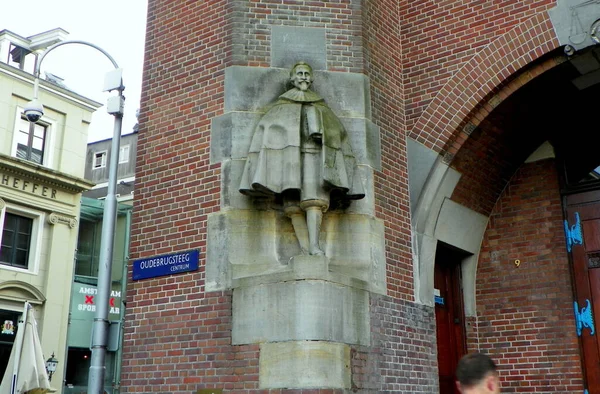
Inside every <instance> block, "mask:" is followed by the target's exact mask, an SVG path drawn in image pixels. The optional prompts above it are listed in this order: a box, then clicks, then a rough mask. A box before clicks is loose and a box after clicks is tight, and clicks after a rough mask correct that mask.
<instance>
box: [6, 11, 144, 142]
mask: <svg viewBox="0 0 600 394" xmlns="http://www.w3.org/2000/svg"><path fill="white" fill-rule="evenodd" d="M7 5H8V9H7ZM146 10H147V0H96V1H92V0H27V1H14V0H13V1H7V4H4V6H3V7H2V12H0V30H3V29H8V30H10V31H12V32H13V33H15V34H18V35H20V36H23V37H28V36H31V35H34V34H38V33H42V32H45V31H48V30H51V29H54V28H57V27H60V28H62V29H64V30H66V31H67V32H69V35H68V36H67V38H66V39H67V40H82V41H87V42H89V43H91V44H94V45H96V46H98V47H100V48H102V49H103V50H104V51H106V52H107V53H108V54H109V55H110V56H112V57H113V59H114V60H115V61H116V62H117V64H118V65H119V67H120V68H122V69H123V84H124V85H125V91H124V92H123V94H124V95H125V98H126V100H125V114H124V116H123V127H122V134H129V133H130V132H131V131H132V128H133V126H134V125H135V123H136V117H135V112H136V110H137V109H138V108H139V105H140V104H139V103H140V90H141V84H142V67H143V61H144V39H145V31H146ZM3 61H6V59H3ZM113 69H114V67H113V65H112V63H111V62H110V60H109V59H108V58H107V57H106V56H104V55H103V54H102V53H101V52H100V51H98V50H95V49H93V48H91V47H88V46H84V45H75V44H69V45H64V46H61V47H59V48H56V49H55V50H53V51H52V52H49V53H48V55H47V56H46V57H45V58H44V60H43V62H42V67H41V71H42V72H41V76H42V78H43V77H44V71H47V72H50V73H52V74H55V75H57V76H59V77H61V78H63V79H64V83H65V84H66V85H67V87H69V89H71V90H73V91H75V92H77V93H79V94H81V95H83V96H86V97H89V98H91V99H92V100H95V101H97V102H99V103H102V104H106V100H107V99H108V97H109V96H110V95H116V92H112V93H104V92H102V89H103V87H104V76H105V74H106V73H107V72H108V71H111V70H113ZM42 104H43V103H42ZM113 122H114V117H113V116H112V115H109V114H107V113H106V108H105V107H101V108H99V109H98V110H97V111H96V112H95V113H94V115H93V117H92V124H91V126H90V134H89V139H88V140H89V142H93V141H98V140H102V139H106V138H111V137H112V135H113Z"/></svg>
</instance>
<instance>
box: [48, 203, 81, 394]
mask: <svg viewBox="0 0 600 394" xmlns="http://www.w3.org/2000/svg"><path fill="white" fill-rule="evenodd" d="M47 222H48V224H50V228H49V230H51V231H48V233H49V234H50V235H49V238H48V239H47V240H46V244H47V245H48V248H47V256H46V259H45V261H46V262H47V264H46V265H45V267H42V269H44V268H45V269H46V270H47V272H46V283H45V288H46V289H45V291H44V294H45V295H46V302H45V303H44V309H43V313H42V318H41V319H40V320H41V321H40V322H39V324H43V325H44V330H42V331H41V335H42V336H41V338H40V340H41V343H42V345H43V347H44V349H43V350H44V356H45V357H46V358H48V357H50V355H51V354H52V352H54V355H55V356H56V358H57V359H58V360H59V363H58V366H57V369H56V372H55V373H54V376H53V381H52V383H53V387H55V388H57V389H59V391H60V390H62V379H63V376H64V371H65V367H66V364H65V361H66V360H67V355H66V354H65V350H66V347H67V342H66V341H67V330H68V327H69V307H70V305H69V302H68V300H70V299H71V284H72V280H73V265H74V256H73V252H74V251H75V249H76V246H77V230H76V228H77V220H76V219H75V218H73V217H69V216H66V215H62V214H57V213H51V214H50V215H48V218H47ZM65 301H66V302H65ZM49 325H51V326H53V327H54V329H52V330H50V329H48V326H49ZM57 382H58V383H57Z"/></svg>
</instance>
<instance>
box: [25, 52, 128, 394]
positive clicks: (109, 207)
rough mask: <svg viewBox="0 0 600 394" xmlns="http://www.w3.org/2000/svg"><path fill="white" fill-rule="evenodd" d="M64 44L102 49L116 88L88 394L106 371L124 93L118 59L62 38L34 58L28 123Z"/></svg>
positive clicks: (109, 87)
mask: <svg viewBox="0 0 600 394" xmlns="http://www.w3.org/2000/svg"><path fill="white" fill-rule="evenodd" d="M66 44H81V45H87V46H89V47H92V48H94V49H97V50H98V51H100V52H102V53H103V54H104V55H105V56H106V57H107V58H108V59H109V60H110V61H111V63H112V64H113V66H114V67H115V69H114V70H112V71H110V72H108V73H107V74H106V78H105V80H104V91H105V92H106V91H108V92H110V91H113V90H117V91H118V92H119V94H118V96H112V97H110V98H109V99H108V102H107V105H106V107H107V112H108V113H109V114H111V115H113V116H114V117H115V122H114V131H113V139H112V153H111V155H110V164H109V169H108V190H107V195H106V200H105V203H104V214H103V220H102V235H101V239H100V266H99V268H98V295H97V299H98V300H99V302H98V303H97V304H96V314H95V315H94V323H93V325H92V343H91V349H92V357H91V360H90V373H89V378H88V393H89V394H101V393H104V375H105V372H106V366H105V359H106V349H107V346H108V324H109V322H108V302H109V296H110V291H111V269H112V256H113V247H114V240H115V239H114V236H115V222H116V216H117V196H116V189H117V169H118V165H119V161H118V160H119V145H120V142H121V141H120V140H121V126H122V123H123V107H124V105H125V97H124V96H123V90H124V89H125V86H123V78H122V74H123V70H122V69H120V68H119V66H118V65H117V62H115V60H114V59H113V58H112V57H111V56H110V55H109V54H108V53H106V51H104V50H103V49H102V48H99V47H97V46H96V45H94V44H90V43H89V42H86V41H63V42H59V43H58V44H54V45H52V46H51V47H49V48H48V49H46V50H45V51H44V52H43V53H42V54H41V55H40V56H39V58H38V59H37V61H36V63H35V68H34V70H33V75H34V77H35V80H34V85H33V100H32V101H30V102H29V103H27V105H26V106H25V109H24V112H25V116H26V117H27V119H28V120H29V121H30V122H37V121H38V120H40V118H41V117H42V116H43V114H44V107H43V106H42V104H41V103H39V102H38V90H39V83H40V81H39V80H40V67H41V64H42V61H43V60H44V58H45V57H46V55H47V54H48V53H49V52H50V51H52V50H53V49H55V48H58V47H59V46H62V45H66Z"/></svg>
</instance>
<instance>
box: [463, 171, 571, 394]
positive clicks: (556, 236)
mask: <svg viewBox="0 0 600 394" xmlns="http://www.w3.org/2000/svg"><path fill="white" fill-rule="evenodd" d="M558 190H559V189H558V180H557V173H556V169H555V164H554V161H553V160H544V161H539V162H535V163H531V164H524V165H523V166H522V167H521V168H520V169H519V170H518V171H517V173H516V174H515V176H514V177H513V178H512V179H511V182H510V184H509V185H508V187H507V188H506V189H505V191H504V192H503V194H502V196H501V198H500V199H499V200H498V202H497V204H496V206H495V208H494V210H493V212H492V215H491V217H490V223H489V225H488V228H487V231H486V233H485V236H484V239H483V244H482V249H481V254H480V258H479V266H478V270H477V282H476V305H477V316H476V318H470V319H469V321H468V325H467V330H468V332H467V338H468V342H469V344H468V347H469V349H470V350H475V349H479V350H481V351H484V352H486V353H489V354H490V355H491V356H492V357H494V358H495V359H496V360H497V361H498V364H499V368H500V374H501V379H502V392H503V393H505V392H506V393H511V392H547V393H575V392H582V391H583V386H582V375H581V365H580V359H579V353H578V344H577V335H576V333H575V321H574V316H573V301H572V300H573V296H572V287H571V279H570V271H569V263H568V257H567V252H566V246H565V238H564V231H563V223H562V208H561V199H560V195H559V192H558ZM515 260H520V265H519V266H518V267H517V266H516V265H515V264H514V262H515Z"/></svg>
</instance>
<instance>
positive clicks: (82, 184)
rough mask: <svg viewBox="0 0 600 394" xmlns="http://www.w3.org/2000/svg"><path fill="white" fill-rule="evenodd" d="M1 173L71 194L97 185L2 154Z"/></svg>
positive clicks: (0, 160)
mask: <svg viewBox="0 0 600 394" xmlns="http://www.w3.org/2000/svg"><path fill="white" fill-rule="evenodd" d="M0 172H3V173H9V174H12V175H17V176H21V177H24V178H29V179H31V180H37V181H39V182H40V183H44V184H47V185H49V186H53V187H56V188H57V189H61V190H64V191H66V192H70V193H82V192H84V191H87V190H90V189H91V188H92V187H93V186H94V185H95V184H94V182H91V181H88V180H87V179H83V178H79V177H75V176H73V175H69V174H65V173H63V172H60V171H56V170H52V169H50V168H46V167H43V166H40V165H37V164H33V163H31V162H28V161H26V160H22V159H18V158H15V157H12V156H7V155H4V154H1V153H0Z"/></svg>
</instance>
